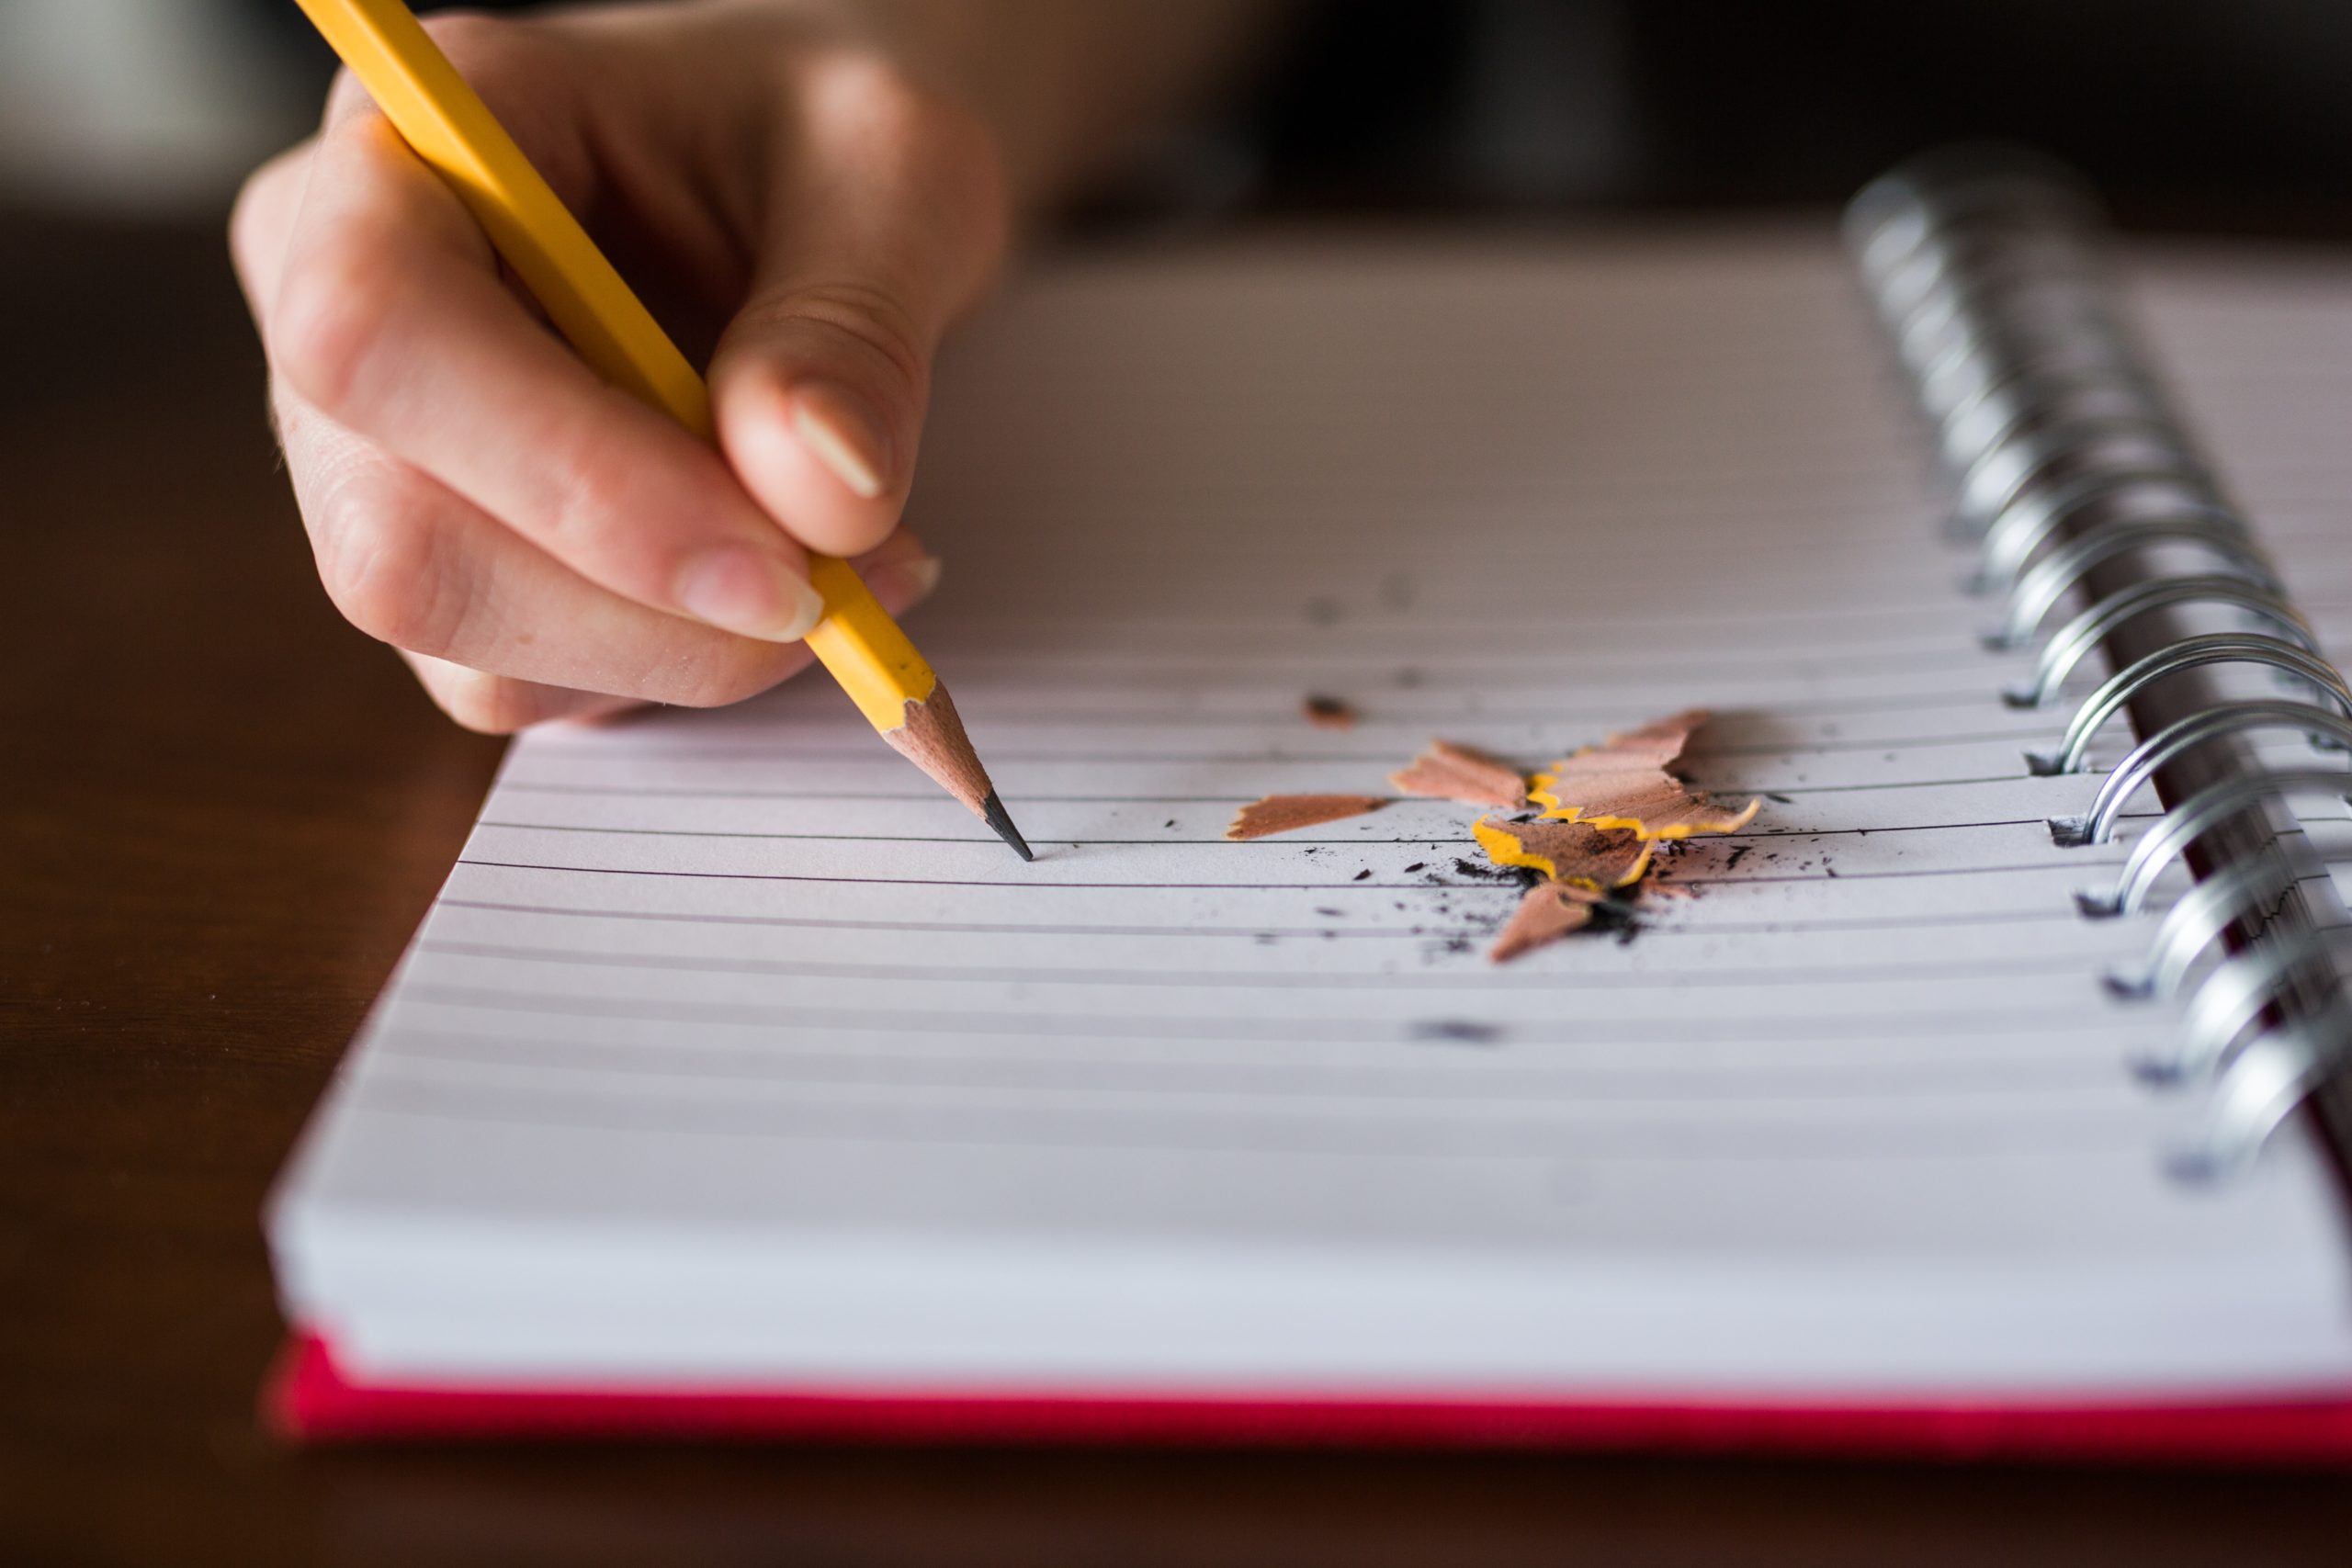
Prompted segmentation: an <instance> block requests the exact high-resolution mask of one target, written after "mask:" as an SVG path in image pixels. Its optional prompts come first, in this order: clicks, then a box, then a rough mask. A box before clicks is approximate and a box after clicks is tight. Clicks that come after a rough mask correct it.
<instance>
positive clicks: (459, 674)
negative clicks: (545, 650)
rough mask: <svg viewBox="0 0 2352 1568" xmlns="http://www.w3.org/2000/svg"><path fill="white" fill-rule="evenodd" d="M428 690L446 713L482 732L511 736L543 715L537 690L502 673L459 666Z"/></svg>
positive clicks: (429, 686)
mask: <svg viewBox="0 0 2352 1568" xmlns="http://www.w3.org/2000/svg"><path fill="white" fill-rule="evenodd" d="M426 690H427V691H428V692H430V693H431V694H432V696H433V700H434V702H435V704H436V705H439V707H440V709H441V711H442V712H443V713H446V714H447V715H448V716H450V717H451V718H453V719H455V720H456V721H457V722H458V724H460V725H462V726H464V727H465V728H468V729H470V730H473V731H474V732H475V733H476V734H480V735H512V734H514V733H515V731H516V730H518V729H523V728H528V727H529V726H530V725H532V724H534V723H536V722H537V720H538V718H539V716H540V708H541V704H540V702H539V700H538V694H537V691H536V690H535V689H534V688H533V687H532V686H531V685H530V684H529V682H523V681H516V680H512V679H509V678H508V677H506V676H503V675H491V674H486V673H484V672H483V671H479V670H463V669H457V670H452V671H448V672H447V674H445V675H444V677H443V678H442V679H441V680H440V681H438V682H434V683H432V684H429V685H428V686H427V687H426Z"/></svg>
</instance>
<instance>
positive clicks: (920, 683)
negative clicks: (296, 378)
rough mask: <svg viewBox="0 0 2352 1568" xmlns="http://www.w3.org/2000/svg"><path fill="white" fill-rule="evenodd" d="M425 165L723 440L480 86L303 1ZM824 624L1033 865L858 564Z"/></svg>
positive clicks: (613, 363)
mask: <svg viewBox="0 0 2352 1568" xmlns="http://www.w3.org/2000/svg"><path fill="white" fill-rule="evenodd" d="M298 4H300V6H301V7H302V9H303V11H304V12H305V13H306V14H307V15H308V16H309V17H310V18H311V22H312V23H313V24H315V25H316V26H317V28H318V29H319V31H320V32H321V33H322V34H323V35H324V36H325V38H326V40H327V42H328V43H329V44H331V45H332V46H334V51H335V52H336V53H337V54H339V55H341V56H342V57H343V62H344V63H345V65H348V66H349V67H351V71H352V74H354V75H356V76H357V77H358V78H359V81H360V85H363V86H365V87H366V88H367V89H368V95H369V96H372V97H373V98H374V99H375V100H376V103H377V105H378V107H380V108H381V109H382V110H383V111H384V115H385V117H386V118H389V119H390V121H391V122H392V126H393V128H394V129H395V130H398V131H399V132H400V133H401V136H402V137H403V138H404V139H405V140H406V141H407V142H408V144H409V145H410V146H411V147H412V148H413V149H415V151H416V154H417V156H418V157H420V158H422V159H424V162H425V163H426V164H430V165H431V166H432V167H433V169H434V170H435V172H436V173H437V174H439V175H441V177H442V178H443V179H444V180H446V181H447V182H448V184H449V186H450V187H451V188H452V189H453V190H455V191H456V192H457V193H458V197H459V198H460V199H462V200H463V201H464V202H465V204H466V206H467V207H468V208H469V209H470V210H471V211H472V213H473V215H474V219H475V220H476V221H477V222H479V223H481V226H482V229H483V230H484V231H486V232H487V233H488V234H489V236H490V241H491V243H492V245H494V246H496V247H497V250H498V254H500V255H501V256H503V257H504V258H505V260H506V263H507V265H509V266H512V267H513V268H514V269H515V275H516V276H519V277H520V278H521V279H522V280H523V283H524V285H525V287H526V288H529V289H530V291H531V294H532V297H533V298H534V299H537V300H538V302H539V304H540V306H541V307H542V308H543V309H544V310H546V311H547V313H548V319H549V320H551V321H554V322H555V324H556V327H557V329H558V330H560V332H561V333H563V335H564V337H565V338H566V339H567V340H569V341H570V343H571V346H572V347H573V348H575V349H577V350H578V351H579V353H580V356H581V357H582V359H585V360H586V361H587V362H588V363H589V365H591V366H592V367H594V369H595V370H596V372H597V374H599V375H601V376H603V377H604V378H605V379H606V380H608V381H611V382H612V383H613V384H615V385H616V386H618V387H620V388H622V389H625V390H627V391H629V392H632V393H634V394H635V395H636V396H638V397H639V398H641V399H643V400H645V401H646V402H649V403H650V404H652V405H653V406H654V407H655V408H658V409H662V410H663V411H664V412H668V413H669V414H670V415H671V416H672V417H673V418H674V419H676V420H677V422H678V423H680V424H683V425H684V426H685V427H686V428H687V429H689V430H691V431H693V432H695V434H698V435H700V436H702V437H703V438H704V439H705V440H712V439H715V435H714V432H713V428H712V424H711V416H710V393H709V389H707V387H705V386H704V385H703V379H702V378H701V376H699V375H698V374H696V373H695V367H694V366H693V365H692V364H690V363H688V361H687V359H686V356H685V355H683V354H681V353H680V352H679V351H678V346H677V344H673V343H672V342H671V341H670V336H669V334H668V333H664V332H663V331H662V327H661V324H660V323H659V322H657V321H654V319H653V315H652V312H650V311H649V310H646V308H645V305H644V303H643V301H641V300H639V299H638V297H637V296H636V295H635V294H634V293H632V292H631V291H630V289H629V287H628V284H627V283H625V282H623V281H622V280H621V275H620V274H619V273H618V272H616V271H615V270H614V269H613V264H612V263H611V262H609V261H607V260H606V259H605V254H604V253H603V252H602V251H599V250H598V249H597V248H596V244H595V242H594V241H593V240H591V239H590V238H589V237H588V231H586V230H585V229H582V227H581V226H580V222H579V220H577V219H575V218H574V217H572V215H571V212H570V210H568V209H566V208H565V207H564V205H563V202H562V200H561V199H560V198H559V197H557V195H556V194H555V191H554V190H553V189H552V188H551V187H550V186H548V183H547V181H546V180H545V179H543V178H541V177H540V175H539V172H538V170H537V169H535V168H533V167H532V166H531V162H530V160H529V159H528V158H526V157H525V156H524V155H523V150H522V149H521V148H520V147H517V146H516V145H515V139H514V138H513V137H511V136H509V135H508V134H507V133H506V128H505V127H503V126H502V125H500V124H499V123H498V120H497V118H496V117H494V116H493V115H492V113H491V112H490V107H489V106H488V105H486V104H484V103H483V102H482V101H481V96H480V95H478V94H477V93H475V91H474V90H473V88H471V87H470V86H469V85H467V84H466V80H465V78H464V77H462V76H460V75H458V70H457V67H455V66H454V65H452V64H450V63H449V57H448V56H447V55H446V54H444V53H442V52H441V50H440V47H439V46H438V45H436V44H435V42H434V41H433V39H432V37H431V35H429V34H428V33H426V32H425V30H424V28H423V27H422V26H420V25H419V24H418V22H417V19H416V17H414V16H413V15H412V14H411V13H410V11H409V8H408V6H406V5H405V4H404V3H403V0H298ZM809 581H811V582H812V583H813V584H814V586H815V587H816V589H817V592H820V593H821V594H822V595H823V596H824V600H825V615H824V619H823V620H821V621H820V622H819V623H818V625H817V627H816V629H815V630H814V631H811V632H810V633H809V638H808V641H809V649H810V651H812V652H813V653H815V654H816V656H817V657H818V659H819V660H821V661H822V662H823V664H824V666H825V668H826V669H827V670H828V671H831V672H832V676H833V679H834V680H836V681H838V682H841V685H842V690H843V691H845V692H847V693H848V694H850V699H851V700H852V701H853V702H854V703H856V704H857V706H858V710H859V711H860V712H862V713H863V714H865V717H866V719H867V721H868V722H870V723H871V724H872V725H873V726H874V728H875V729H876V731H877V732H879V733H880V735H881V737H882V739H885V740H887V741H888V742H889V743H890V745H891V746H892V747H894V748H895V749H896V750H898V751H899V753H900V754H901V755H903V756H905V757H906V758H908V759H909V760H910V761H912V762H913V763H914V764H915V765H916V766H917V767H920V768H921V769H922V771H923V772H924V773H929V774H930V775H931V776H932V778H933V779H934V780H936V781H937V782H938V783H939V784H940V785H941V787H943V788H944V789H945V790H946V791H947V792H948V793H949V794H950V795H954V796H955V797H956V799H958V800H960V801H962V802H963V803H964V804H965V805H966V806H967V807H969V808H970V809H971V811H972V813H973V814H974V815H975V816H977V817H978V818H980V820H982V821H983V822H986V823H987V824H988V825H989V828H991V829H994V830H995V832H996V834H997V836H998V837H999V838H1001V839H1002V840H1004V841H1005V842H1006V843H1008V844H1010V845H1011V846H1012V848H1013V849H1014V850H1015V851H1016V852H1019V854H1020V856H1021V858H1022V859H1023V860H1028V859H1031V858H1032V856H1031V855H1030V852H1029V846H1028V844H1027V843H1026V842H1025V841H1024V840H1023V839H1022V837H1021V830H1020V829H1017V828H1015V827H1014V826H1013V825H1012V818H1011V817H1009V816H1007V815H1006V814H1005V809H1004V802H1003V801H1002V800H1001V799H1000V798H998V795H997V793H996V789H995V786H994V785H992V784H989V776H988V770H987V769H985V768H984V767H982V766H981V765H980V760H979V758H978V755H976V754H975V753H974V752H973V750H972V743H971V741H970V739H968V738H967V737H966V735H965V733H964V724H963V721H962V720H961V719H960V718H958V717H957V716H956V705H955V703H954V702H953V700H952V699H950V698H949V696H948V694H947V688H946V687H945V686H944V684H942V683H941V682H940V679H939V677H938V675H937V674H936V673H934V672H933V670H932V668H931V666H930V665H929V664H928V663H926V662H925V661H924V660H923V657H922V654H921V653H919V652H917V651H916V650H915V645H914V644H913V643H912V642H910V641H909V640H908V637H907V634H906V633H905V632H903V631H901V630H899V624H898V623H897V622H896V621H894V620H892V619H891V618H890V615H889V612H888V611H887V610H885V609H883V608H882V606H881V604H879V603H878V602H876V599H875V597H874V595H873V593H872V592H870V591H869V590H868V589H867V588H866V586H865V583H864V582H863V581H860V580H859V578H858V575H857V573H856V572H855V571H854V570H852V569H851V568H850V565H849V563H848V562H846V561H842V560H838V559H835V558H832V557H830V556H812V557H811V558H810V571H809Z"/></svg>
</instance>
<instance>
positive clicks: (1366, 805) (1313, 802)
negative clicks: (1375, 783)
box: [1225, 795, 1388, 840]
mask: <svg viewBox="0 0 2352 1568" xmlns="http://www.w3.org/2000/svg"><path fill="white" fill-rule="evenodd" d="M1387 804H1388V802H1387V800H1386V799H1385V797H1383V796H1381V795H1267V796H1266V797H1265V798H1264V799H1262V800H1253V801H1251V802H1250V804H1249V805H1247V806H1245V807H1242V808H1241V809H1240V810H1239V811H1237V812H1235V813H1234V815H1233V822H1232V824H1231V825H1230V826H1229V827H1227V829H1226V830H1225V836H1226V837H1227V838H1228V839H1232V840H1249V839H1262V838H1265V837H1267V836H1268V835H1270V834H1273V833H1288V832H1293V831H1295V830H1296V829H1300V828H1313V827H1317V826H1319V825H1320V824H1322V823H1325V822H1338V821H1340V820H1342V819H1343V818H1350V817H1362V816H1363V815H1364V814H1365V813H1366V812H1371V811H1377V810H1379V809H1380V808H1381V807H1384V806H1385V805H1387Z"/></svg>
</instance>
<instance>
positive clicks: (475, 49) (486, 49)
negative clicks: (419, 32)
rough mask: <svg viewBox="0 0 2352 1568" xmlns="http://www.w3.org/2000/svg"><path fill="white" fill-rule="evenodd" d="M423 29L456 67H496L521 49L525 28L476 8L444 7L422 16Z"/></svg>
mask: <svg viewBox="0 0 2352 1568" xmlns="http://www.w3.org/2000/svg"><path fill="white" fill-rule="evenodd" d="M422 20H423V21H424V30H425V32H426V34H427V35H429V36H430V37H431V38H432V39H433V41H434V42H435V43H436V44H439V45H440V46H441V52H442V53H444V54H446V55H447V56H448V57H449V60H450V62H451V63H452V64H454V65H456V66H457V67H458V69H459V70H460V71H470V70H476V69H481V68H484V67H487V68H490V69H493V70H494V69H498V68H501V67H503V66H504V65H506V64H507V63H509V62H512V61H514V60H515V57H516V55H517V54H519V53H521V52H522V51H523V49H524V47H525V46H526V43H527V40H528V39H529V37H530V33H529V30H528V28H526V27H523V26H521V25H518V24H516V23H515V22H512V21H506V20H502V19H501V18H499V17H489V16H484V15H483V14H482V13H481V12H479V11H444V12H441V13H440V14H439V15H437V16H432V17H424V18H422Z"/></svg>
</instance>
